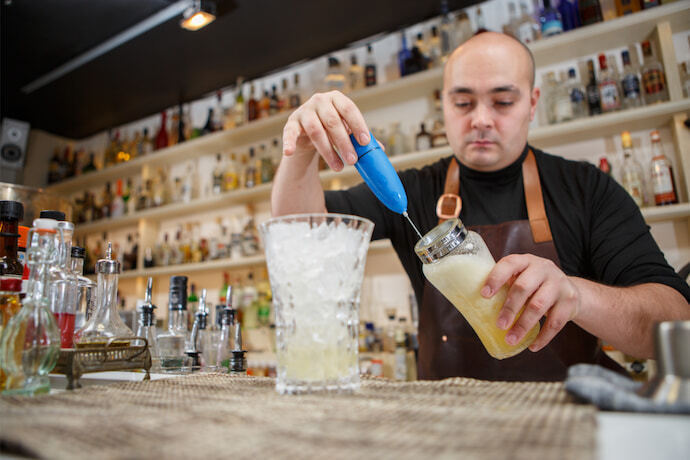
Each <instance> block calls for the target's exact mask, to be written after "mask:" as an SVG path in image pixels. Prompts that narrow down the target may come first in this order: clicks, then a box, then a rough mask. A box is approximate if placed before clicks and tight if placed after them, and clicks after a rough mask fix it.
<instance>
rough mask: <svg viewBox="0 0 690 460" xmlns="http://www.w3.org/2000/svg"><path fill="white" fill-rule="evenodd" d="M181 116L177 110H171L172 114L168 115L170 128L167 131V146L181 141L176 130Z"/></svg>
mask: <svg viewBox="0 0 690 460" xmlns="http://www.w3.org/2000/svg"><path fill="white" fill-rule="evenodd" d="M181 118H182V117H180V113H179V112H177V111H176V110H173V111H172V116H171V117H170V130H169V131H168V147H171V146H173V145H175V144H179V143H180V142H182V141H181V140H180V136H179V134H180V131H179V130H178V125H179V124H180V120H181Z"/></svg>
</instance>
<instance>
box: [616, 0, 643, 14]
mask: <svg viewBox="0 0 690 460" xmlns="http://www.w3.org/2000/svg"><path fill="white" fill-rule="evenodd" d="M641 9H642V7H641V6H640V0H616V15H617V16H625V15H626V14H632V13H637V12H638V11H640V10H641Z"/></svg>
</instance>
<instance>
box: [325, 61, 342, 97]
mask: <svg viewBox="0 0 690 460" xmlns="http://www.w3.org/2000/svg"><path fill="white" fill-rule="evenodd" d="M324 86H325V88H326V91H340V92H344V91H345V74H344V73H343V71H342V69H341V68H340V61H338V59H336V58H334V57H332V56H331V57H329V58H328V73H327V74H326V78H325V79H324Z"/></svg>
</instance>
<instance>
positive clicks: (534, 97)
mask: <svg viewBox="0 0 690 460" xmlns="http://www.w3.org/2000/svg"><path fill="white" fill-rule="evenodd" d="M540 95H541V91H540V90H539V88H538V87H536V86H535V87H534V88H532V93H531V94H530V100H529V103H530V108H529V121H534V116H535V115H536V113H537V102H539V96H540Z"/></svg>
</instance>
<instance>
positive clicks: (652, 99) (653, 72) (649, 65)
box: [642, 40, 668, 104]
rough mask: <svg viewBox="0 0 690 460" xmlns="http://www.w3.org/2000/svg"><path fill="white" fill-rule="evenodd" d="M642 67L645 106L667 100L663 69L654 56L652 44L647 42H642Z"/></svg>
mask: <svg viewBox="0 0 690 460" xmlns="http://www.w3.org/2000/svg"><path fill="white" fill-rule="evenodd" d="M642 54H643V55H644V65H643V67H642V87H643V88H644V100H645V103H647V104H655V103H657V102H663V101H665V100H667V99H668V90H667V88H666V74H665V73H664V67H663V66H662V65H661V63H660V62H659V60H658V59H657V58H656V56H655V55H654V51H653V50H652V44H651V43H650V42H649V41H648V40H647V41H644V42H642Z"/></svg>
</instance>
